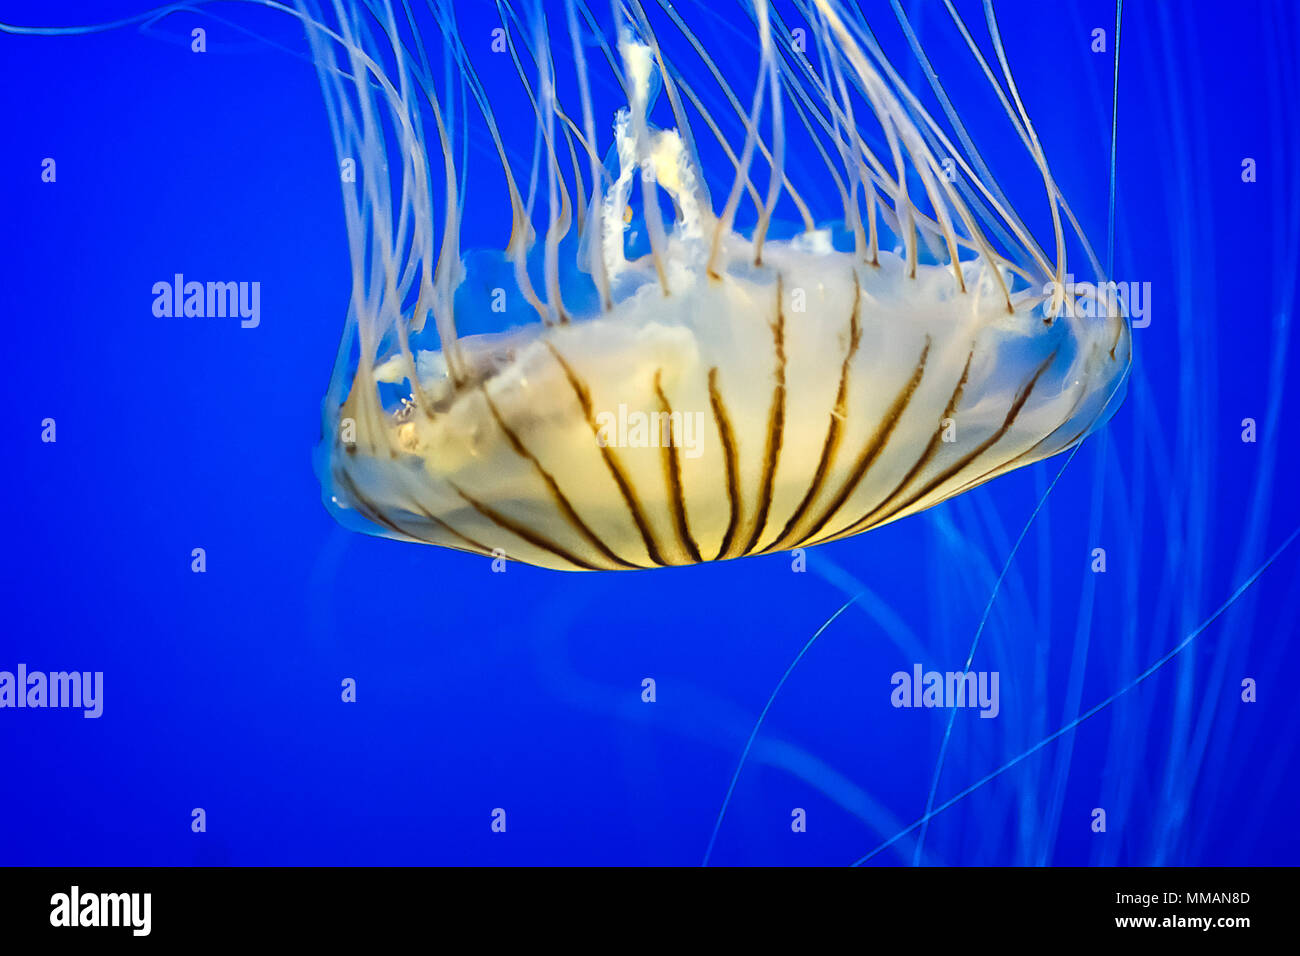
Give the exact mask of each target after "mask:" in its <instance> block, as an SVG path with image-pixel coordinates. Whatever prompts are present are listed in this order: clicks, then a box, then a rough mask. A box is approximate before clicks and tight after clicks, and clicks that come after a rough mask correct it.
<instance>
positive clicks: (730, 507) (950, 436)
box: [297, 0, 1131, 570]
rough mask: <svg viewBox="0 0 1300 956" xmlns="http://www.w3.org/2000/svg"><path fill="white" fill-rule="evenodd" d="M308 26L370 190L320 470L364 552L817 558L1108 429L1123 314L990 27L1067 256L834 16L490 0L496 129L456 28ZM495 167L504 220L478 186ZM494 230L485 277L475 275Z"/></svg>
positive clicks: (748, 7) (449, 17)
mask: <svg viewBox="0 0 1300 956" xmlns="http://www.w3.org/2000/svg"><path fill="white" fill-rule="evenodd" d="M517 7H518V8H519V9H516V8H517ZM297 9H298V15H299V16H300V17H301V18H302V20H303V21H304V23H305V24H306V27H307V35H308V39H309V41H310V44H311V48H312V54H313V59H314V61H315V64H316V66H317V69H318V73H319V77H320V81H321V87H322V91H323V94H324V100H325V104H326V107H327V113H328V117H329V122H330V127H331V131H332V134H333V139H334V144H335V148H336V151H337V154H338V159H339V161H340V164H341V166H343V167H344V168H347V167H348V166H349V164H352V168H354V169H355V176H354V177H351V178H349V177H346V176H345V177H343V178H344V183H343V200H344V210H345V214H346V219H347V232H348V242H349V253H350V261H351V267H352V282H353V286H352V293H351V299H350V303H349V308H348V315H347V319H346V323H345V328H344V332H343V336H342V341H341V343H340V347H339V351H338V356H337V359H336V362H335V366H334V371H333V375H332V378H331V380H330V383H329V386H328V389H327V392H326V396H325V399H324V402H323V413H322V436H323V438H322V442H321V444H320V446H319V448H318V450H317V455H316V462H317V470H318V474H319V477H320V479H321V483H322V488H323V496H324V500H325V502H326V505H327V507H328V508H329V510H330V511H331V513H332V514H333V515H334V516H335V517H336V518H337V519H338V520H339V521H340V522H341V523H342V524H344V525H345V526H346V527H349V528H354V529H358V530H363V531H366V532H370V533H374V534H379V535H384V536H388V537H391V538H397V539H401V540H407V541H415V542H423V543H427V544H433V545H439V546H442V547H447V548H453V549H459V550H463V551H469V552H473V553H477V554H481V555H493V556H497V557H503V558H506V559H509V560H515V561H520V562H524V563H526V564H530V565H535V566H539V567H543V568H549V569H556V570H637V569H650V568H657V567H664V566H672V565H687V564H697V563H702V562H708V561H721V560H729V559H733V558H741V557H746V556H752V555H761V554H769V553H772V552H779V551H787V550H791V549H795V548H806V547H810V546H812V545H817V544H822V543H827V542H832V541H836V540H839V539H841V538H845V537H848V536H851V535H856V534H860V533H862V532H865V531H869V530H871V529H873V528H877V527H880V526H881V525H884V524H887V523H890V522H893V521H896V520H899V519H902V518H906V517H907V516H909V515H912V514H915V513H916V512H919V511H922V510H925V509H927V508H930V507H933V506H934V505H937V504H939V503H940V502H942V501H944V500H946V499H948V498H950V497H952V496H954V495H958V494H961V493H963V492H965V491H968V490H970V489H973V488H975V487H977V486H979V485H981V484H983V483H984V482H987V481H989V480H991V479H993V478H995V477H997V476H999V475H1002V474H1004V473H1006V472H1008V471H1011V470H1013V469H1016V468H1020V467H1023V466H1026V465H1030V464H1033V463H1034V462H1037V461H1041V460H1042V459H1045V458H1048V457H1050V456H1052V455H1057V454H1059V453H1061V452H1063V451H1066V450H1068V449H1071V448H1073V447H1074V446H1075V445H1077V444H1078V443H1079V442H1080V441H1082V440H1083V439H1084V438H1085V437H1086V436H1087V435H1088V434H1089V433H1090V432H1091V431H1092V430H1094V429H1095V428H1097V427H1098V426H1099V425H1100V424H1102V423H1103V422H1104V421H1105V420H1106V419H1107V418H1108V417H1109V416H1110V414H1112V413H1113V412H1114V410H1115V408H1116V407H1117V405H1118V404H1119V402H1120V400H1121V399H1122V388H1123V384H1124V381H1125V378H1126V374H1127V371H1128V368H1129V365H1130V348H1131V342H1130V332H1129V326H1128V323H1127V321H1126V319H1125V315H1124V309H1123V307H1122V303H1119V302H1117V301H1116V299H1115V297H1114V296H1108V295H1107V294H1106V291H1105V290H1106V289H1107V287H1108V286H1107V282H1106V279H1105V276H1104V272H1103V269H1102V266H1101V264H1100V263H1099V261H1098V259H1097V256H1096V255H1095V254H1094V253H1093V251H1092V248H1091V246H1090V245H1089V244H1088V242H1087V239H1086V237H1084V236H1083V234H1082V230H1081V229H1080V227H1079V225H1078V222H1077V219H1076V218H1075V217H1074V215H1073V213H1072V212H1071V210H1070V207H1069V205H1068V203H1067V202H1066V199H1065V197H1064V196H1063V195H1062V193H1061V191H1060V189H1059V188H1058V186H1057V184H1056V183H1055V181H1054V179H1053V177H1052V173H1051V168H1050V166H1049V163H1048V160H1047V157H1046V155H1045V153H1044V150H1043V148H1042V145H1041V143H1040V141H1039V138H1038V135H1037V133H1036V130H1035V127H1034V125H1033V123H1032V122H1031V119H1030V116H1029V113H1028V111H1027V109H1026V107H1025V104H1024V102H1023V100H1022V98H1021V94H1020V91H1019V90H1018V88H1017V86H1016V84H1015V81H1014V78H1013V75H1012V72H1011V69H1010V66H1009V63H1008V59H1007V56H1006V54H1005V50H1004V47H1003V44H1002V41H1001V37H1000V34H999V32H998V26H997V19H996V15H995V13H994V10H993V7H992V5H991V4H989V3H986V5H985V20H986V26H987V30H988V36H989V40H990V41H991V43H992V47H993V49H994V51H995V56H993V57H988V56H986V55H985V54H984V53H983V52H982V50H981V47H980V46H979V45H978V44H976V43H975V42H974V39H973V38H972V36H971V34H970V32H969V31H968V28H967V27H966V26H965V24H964V23H963V22H962V21H961V20H960V18H959V17H958V15H957V13H956V12H955V10H954V9H953V8H952V7H951V6H949V10H950V11H951V12H952V16H953V18H954V21H955V22H956V23H957V24H958V25H959V26H960V29H961V31H962V35H963V37H964V38H965V40H966V42H967V44H968V46H969V49H970V51H971V55H972V56H973V57H975V58H976V61H977V62H978V64H979V66H980V68H981V70H982V72H983V74H984V76H985V78H986V79H987V81H988V83H989V85H990V88H991V89H992V90H993V91H995V93H996V95H997V97H998V99H999V101H1000V103H1001V105H1002V107H1003V109H1004V111H1005V113H1006V120H1007V125H1008V129H1009V132H1008V133H1007V135H1008V136H1010V137H1014V139H1015V141H1017V142H1018V143H1019V146H1020V147H1021V148H1023V150H1024V151H1025V153H1026V154H1027V156H1028V157H1029V159H1030V160H1031V161H1032V164H1033V166H1034V168H1035V169H1036V176H1037V178H1038V179H1041V186H1042V193H1043V196H1044V199H1045V201H1046V204H1047V207H1048V210H1049V212H1050V218H1051V223H1052V240H1053V241H1052V243H1051V251H1050V253H1049V252H1048V251H1045V250H1044V249H1043V248H1042V247H1040V245H1039V244H1038V242H1037V241H1036V240H1035V238H1034V236H1033V235H1032V234H1031V231H1030V229H1029V228H1028V227H1027V226H1026V224H1025V222H1024V220H1023V219H1022V217H1021V215H1020V214H1019V213H1018V212H1017V210H1016V209H1015V208H1013V206H1012V205H1011V203H1010V202H1009V200H1008V198H1007V196H1006V194H1005V193H1004V192H1003V190H1002V189H1001V188H1000V187H999V185H998V182H997V180H996V179H995V178H994V177H993V176H992V174H991V172H990V170H989V168H988V166H987V165H986V163H985V161H984V159H983V157H982V154H981V153H980V152H979V151H978V149H977V148H976V145H975V143H974V142H973V140H972V138H971V137H970V135H968V132H967V130H966V127H965V125H964V124H963V121H962V119H961V117H960V116H959V115H958V113H957V111H956V110H955V108H953V106H952V102H951V100H950V99H949V98H948V97H947V95H946V94H945V91H944V89H943V87H942V85H941V84H940V82H939V80H938V78H937V76H936V75H934V74H933V73H932V72H928V73H927V76H928V77H929V83H930V86H931V90H930V91H929V92H930V93H932V94H933V95H934V97H935V98H936V99H937V100H938V102H939V103H940V104H941V106H942V109H941V110H940V111H939V112H940V118H938V119H936V118H935V116H934V115H932V113H931V111H929V110H927V108H926V107H925V105H924V103H923V100H922V97H921V95H920V94H921V93H922V92H925V91H918V90H914V89H910V88H909V87H908V86H907V85H906V84H905V83H904V81H903V79H902V76H901V74H900V72H899V71H898V70H897V69H896V67H895V66H894V65H893V64H892V63H891V62H890V61H889V59H888V58H887V57H886V56H885V54H884V52H883V50H882V49H881V47H880V46H879V45H878V44H877V42H876V40H875V38H874V34H873V33H872V31H871V29H870V28H869V26H868V24H867V22H866V19H865V18H864V17H863V16H862V14H861V13H860V12H859V11H858V10H857V8H856V7H855V6H851V5H849V4H847V3H845V2H842V0H794V2H793V3H792V4H791V5H790V6H789V7H788V8H787V7H782V10H784V11H785V15H784V16H783V14H782V10H778V9H777V5H775V4H772V3H769V2H768V0H745V2H742V3H740V4H738V5H737V6H736V7H735V8H734V9H733V10H728V11H724V12H721V13H718V12H713V11H710V9H709V7H708V5H706V4H700V5H698V6H695V5H690V4H686V5H673V4H669V3H664V2H661V3H659V4H658V6H657V7H655V5H654V4H650V3H648V2H645V0H615V2H614V3H613V4H612V5H611V7H610V8H609V10H608V11H602V13H608V14H609V16H608V17H606V18H605V19H603V20H602V19H601V18H600V17H599V16H598V15H597V13H596V12H595V11H593V9H592V7H591V6H590V5H589V4H588V3H587V2H586V0H562V2H554V3H549V2H548V3H542V2H540V0H537V2H532V3H525V4H511V3H510V2H508V0H499V2H498V3H497V4H496V11H497V12H498V13H499V21H500V22H499V26H498V27H495V28H494V29H493V30H492V31H491V43H492V44H493V46H494V47H495V49H494V50H492V52H491V55H492V56H493V57H494V59H493V60H492V62H491V64H490V69H491V71H492V77H491V78H492V79H493V80H495V81H499V80H500V79H501V78H502V72H503V71H504V72H505V73H507V74H513V76H514V80H516V81H517V83H518V90H517V91H516V92H517V93H519V94H520V96H521V98H522V101H523V102H524V103H525V104H526V109H525V110H520V109H519V108H515V109H512V110H511V111H510V113H509V115H504V114H503V110H502V108H501V106H500V104H499V103H497V102H494V97H493V96H492V95H491V94H490V93H489V91H488V83H487V82H486V81H485V78H484V72H485V70H487V69H489V66H487V65H485V63H484V57H485V54H484V53H483V51H482V50H481V49H478V47H479V46H482V45H484V44H482V43H477V41H475V43H473V44H472V43H471V42H470V41H469V40H468V39H467V37H466V35H465V33H464V32H463V31H462V30H461V29H460V26H459V24H458V22H457V19H456V16H457V13H456V10H455V9H454V7H453V6H452V5H450V4H432V5H430V10H429V17H430V18H431V23H430V24H421V23H418V22H417V21H416V19H415V17H414V16H413V14H412V13H411V11H410V10H409V8H403V10H402V11H401V12H400V13H398V12H396V11H394V9H393V8H392V6H391V4H389V3H388V2H386V0H384V2H379V0H376V2H371V3H369V4H367V5H364V6H362V7H359V8H347V7H344V6H342V5H336V6H335V7H334V8H333V13H332V20H331V21H329V22H327V21H326V18H325V16H324V13H325V12H324V11H323V10H322V9H320V8H319V7H317V6H316V5H314V4H312V3H307V2H304V3H302V4H300V5H299V7H298V8H297ZM652 15H653V16H652ZM794 17H798V18H800V19H799V27H798V32H796V28H795V27H794V26H793V22H794V20H793V18H794ZM652 20H653V22H652ZM724 24H725V25H726V26H727V27H728V29H729V31H730V32H727V31H724V30H723V29H722V26H723V25H724ZM737 37H743V38H744V39H745V40H746V41H747V42H746V43H739V42H736V38H737ZM908 38H909V43H911V45H912V48H913V50H914V51H915V53H916V55H917V57H918V59H919V60H921V62H924V59H923V57H924V53H923V51H922V50H921V48H920V45H919V42H918V41H917V40H916V38H915V37H914V36H913V35H912V34H911V33H910V32H909V33H908ZM715 39H716V40H719V41H724V42H727V43H732V44H734V49H732V50H730V51H728V52H729V53H730V54H731V57H730V58H731V59H736V58H737V57H738V56H740V53H738V52H737V50H743V52H744V54H745V56H746V57H747V58H748V67H747V70H748V72H747V75H744V76H741V77H739V78H734V79H733V78H731V77H729V75H728V71H727V70H726V69H724V67H723V66H722V65H721V63H720V58H719V57H718V56H717V55H716V54H717V53H718V52H719V51H717V50H711V48H710V47H711V42H713V41H714V40H715ZM472 46H473V47H474V48H473V49H472V48H471V47H472ZM434 52H437V53H439V54H440V55H441V63H440V66H441V69H439V68H438V66H435V62H436V61H437V59H438V58H437V57H435V56H434V55H433V53H434ZM731 72H732V73H733V74H734V73H735V71H734V70H732V71H731ZM597 89H602V90H605V91H608V90H613V91H614V93H615V95H616V98H617V101H618V102H617V108H615V109H614V110H613V111H612V115H604V114H603V113H601V112H599V111H600V109H601V108H600V106H599V100H600V97H599V96H598V95H597V94H596V90H597ZM520 132H523V133H524V134H526V135H525V136H524V139H525V140H528V141H531V144H532V151H531V163H529V162H528V161H527V159H526V158H525V159H524V160H523V161H521V159H520V156H519V155H518V152H519V151H518V150H517V149H514V148H512V147H511V146H510V145H508V143H507V140H508V139H509V138H510V136H511V135H512V134H514V135H515V136H516V138H518V134H519V133H520ZM471 140H473V141H474V142H475V144H476V146H477V147H478V148H476V150H475V151H474V152H473V159H472V161H471V152H470V149H469V145H470V141H471ZM484 144H486V146H484ZM485 157H486V158H485ZM484 162H487V163H489V164H491V163H495V164H496V167H499V168H495V167H494V176H495V178H494V179H493V180H492V181H493V182H499V183H500V184H501V185H500V186H499V187H497V188H493V189H491V190H486V189H484V188H481V187H480V188H478V189H475V188H474V181H480V180H482V179H483V177H482V176H481V175H478V174H479V172H480V169H481V166H482V164H483V163H484ZM827 197H829V198H827ZM781 209H786V210H789V209H793V210H794V211H795V215H794V216H793V217H792V220H794V221H795V225H793V226H791V225H790V224H789V223H787V222H783V221H780V216H779V215H778V211H779V210H781ZM493 219H495V220H496V221H499V222H500V223H501V232H502V237H503V242H502V243H501V245H500V247H499V248H498V249H491V250H485V249H478V248H470V249H462V243H461V235H462V233H463V231H464V227H465V224H466V222H467V220H469V221H471V222H473V223H475V224H479V223H482V222H484V221H488V220H493ZM507 235H508V238H506V236H507ZM1067 238H1068V239H1069V241H1068V242H1067ZM1068 246H1074V247H1075V248H1080V247H1081V248H1082V249H1083V250H1084V254H1085V258H1086V260H1087V263H1086V264H1087V266H1088V268H1090V269H1091V270H1092V274H1093V276H1094V278H1095V281H1093V282H1088V283H1075V282H1074V280H1073V274H1072V273H1071V272H1070V269H1071V268H1073V266H1071V265H1069V264H1067V247H1068ZM494 321H495V322H496V323H497V324H496V326H494V324H493V323H494Z"/></svg>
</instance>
